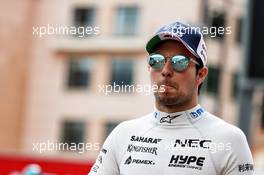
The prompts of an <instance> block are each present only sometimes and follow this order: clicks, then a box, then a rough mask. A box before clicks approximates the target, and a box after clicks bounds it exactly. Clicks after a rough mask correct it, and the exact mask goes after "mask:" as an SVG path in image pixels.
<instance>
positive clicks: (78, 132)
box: [61, 121, 85, 145]
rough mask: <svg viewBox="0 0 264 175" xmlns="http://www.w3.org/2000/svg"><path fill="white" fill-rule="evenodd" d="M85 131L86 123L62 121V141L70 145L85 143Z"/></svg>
mask: <svg viewBox="0 0 264 175" xmlns="http://www.w3.org/2000/svg"><path fill="white" fill-rule="evenodd" d="M84 133H85V123H84V122H80V121H64V122H63V123H62V138H61V141H62V143H67V144H68V145H71V144H76V145H78V144H79V145H83V144H80V143H84V137H85V136H84Z"/></svg>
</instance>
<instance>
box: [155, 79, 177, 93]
mask: <svg viewBox="0 0 264 175" xmlns="http://www.w3.org/2000/svg"><path fill="white" fill-rule="evenodd" d="M159 87H160V90H161V92H167V91H171V90H176V89H178V86H177V84H176V83H172V82H171V81H168V80H164V81H161V83H159Z"/></svg>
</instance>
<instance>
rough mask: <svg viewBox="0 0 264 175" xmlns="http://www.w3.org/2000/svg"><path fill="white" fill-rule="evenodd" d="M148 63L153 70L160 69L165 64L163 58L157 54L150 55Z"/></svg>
mask: <svg viewBox="0 0 264 175" xmlns="http://www.w3.org/2000/svg"><path fill="white" fill-rule="evenodd" d="M148 63H149V65H150V66H151V67H152V68H154V69H162V67H163V66H164V63H165V58H164V56H162V55H159V54H154V55H150V56H149V58H148Z"/></svg>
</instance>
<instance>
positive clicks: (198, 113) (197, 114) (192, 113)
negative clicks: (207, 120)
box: [190, 108, 204, 119]
mask: <svg viewBox="0 0 264 175" xmlns="http://www.w3.org/2000/svg"><path fill="white" fill-rule="evenodd" d="M203 113H204V110H203V108H199V109H197V110H196V111H193V112H191V113H190V115H191V117H192V118H193V119H196V118H198V117H199V116H201V115H202V114H203Z"/></svg>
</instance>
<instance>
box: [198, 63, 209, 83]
mask: <svg viewBox="0 0 264 175" xmlns="http://www.w3.org/2000/svg"><path fill="white" fill-rule="evenodd" d="M207 74H208V68H207V67H206V66H204V67H203V68H201V69H200V70H199V71H198V74H197V83H198V84H201V83H202V82H203V81H204V80H205V78H206V76H207Z"/></svg>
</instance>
